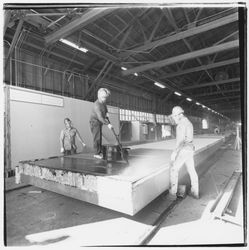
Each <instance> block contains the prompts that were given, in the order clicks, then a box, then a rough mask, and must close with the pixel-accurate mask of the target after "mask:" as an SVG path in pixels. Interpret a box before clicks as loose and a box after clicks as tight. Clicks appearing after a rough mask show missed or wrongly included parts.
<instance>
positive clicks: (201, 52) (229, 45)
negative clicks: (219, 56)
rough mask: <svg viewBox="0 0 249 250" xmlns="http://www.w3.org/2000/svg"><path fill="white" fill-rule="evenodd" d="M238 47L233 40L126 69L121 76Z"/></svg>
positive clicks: (236, 42)
mask: <svg viewBox="0 0 249 250" xmlns="http://www.w3.org/2000/svg"><path fill="white" fill-rule="evenodd" d="M237 47H239V40H234V41H231V42H226V43H222V44H219V45H216V46H211V47H208V48H204V49H200V50H195V51H193V52H189V53H185V54H182V55H179V56H175V57H170V58H167V59H164V60H161V61H157V62H153V63H149V64H146V65H141V66H138V67H135V68H132V69H128V70H126V71H124V72H123V73H122V74H123V75H129V74H133V73H139V72H142V71H146V70H149V69H154V68H161V67H164V66H167V65H170V64H174V63H177V62H181V61H184V60H189V59H193V58H196V57H199V56H205V55H209V54H212V53H217V52H220V51H224V50H228V49H233V48H237Z"/></svg>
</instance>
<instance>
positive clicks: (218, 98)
mask: <svg viewBox="0 0 249 250" xmlns="http://www.w3.org/2000/svg"><path fill="white" fill-rule="evenodd" d="M240 97H241V95H233V96H223V97H217V98H210V99H202V102H205V103H208V102H213V101H219V100H223V99H227V98H228V99H235V98H240Z"/></svg>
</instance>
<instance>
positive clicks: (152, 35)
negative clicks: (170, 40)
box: [148, 14, 163, 41]
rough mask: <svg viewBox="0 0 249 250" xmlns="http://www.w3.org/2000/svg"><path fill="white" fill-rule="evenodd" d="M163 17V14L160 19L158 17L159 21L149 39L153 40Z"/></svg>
mask: <svg viewBox="0 0 249 250" xmlns="http://www.w3.org/2000/svg"><path fill="white" fill-rule="evenodd" d="M162 19H163V14H161V16H160V17H159V19H158V21H157V23H156V25H155V27H154V28H153V30H152V32H151V35H150V37H149V39H148V41H151V40H152V39H153V38H154V36H155V33H156V31H157V29H158V27H159V25H160V23H161V21H162Z"/></svg>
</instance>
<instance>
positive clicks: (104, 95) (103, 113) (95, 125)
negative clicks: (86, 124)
mask: <svg viewBox="0 0 249 250" xmlns="http://www.w3.org/2000/svg"><path fill="white" fill-rule="evenodd" d="M109 96H110V91H109V90H108V89H106V88H100V89H99V90H98V99H97V100H96V101H95V102H94V105H93V109H92V113H91V117H90V128H91V132H92V135H93V147H94V150H95V153H94V158H97V159H102V158H103V154H102V126H103V125H107V126H108V128H109V129H112V127H113V126H112V124H111V123H110V121H109V119H108V110H107V106H106V101H107V99H108V97H109Z"/></svg>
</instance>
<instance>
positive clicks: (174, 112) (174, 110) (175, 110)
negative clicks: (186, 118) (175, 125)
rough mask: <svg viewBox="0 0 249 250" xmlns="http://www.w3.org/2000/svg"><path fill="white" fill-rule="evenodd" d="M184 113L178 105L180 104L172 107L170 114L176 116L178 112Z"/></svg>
mask: <svg viewBox="0 0 249 250" xmlns="http://www.w3.org/2000/svg"><path fill="white" fill-rule="evenodd" d="M183 113H184V110H183V109H182V108H181V107H180V106H175V107H174V108H173V109H172V114H171V116H176V115H180V114H183Z"/></svg>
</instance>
